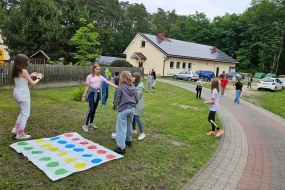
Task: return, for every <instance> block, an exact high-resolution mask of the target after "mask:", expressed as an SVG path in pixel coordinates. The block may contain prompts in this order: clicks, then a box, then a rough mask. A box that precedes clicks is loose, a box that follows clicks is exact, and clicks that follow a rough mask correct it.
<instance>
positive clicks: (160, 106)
mask: <svg viewBox="0 0 285 190" xmlns="http://www.w3.org/2000/svg"><path fill="white" fill-rule="evenodd" d="M157 87H158V89H155V93H153V94H152V93H145V114H144V115H143V116H142V118H141V119H142V121H143V125H144V129H145V133H146V138H145V139H144V140H143V141H138V140H137V138H138V135H134V136H133V138H134V140H133V147H132V148H127V153H126V154H125V157H124V158H122V159H118V160H114V161H110V162H107V163H104V164H101V165H99V166H96V167H93V168H91V169H88V170H86V171H83V172H78V173H74V174H72V175H70V176H68V177H66V178H63V179H60V180H58V181H55V182H52V181H51V180H50V179H49V178H48V177H47V176H46V175H45V174H44V172H42V171H41V170H39V169H38V168H37V167H36V166H35V165H33V164H32V163H31V162H29V161H28V159H27V158H26V157H24V156H23V155H22V154H18V153H17V152H16V151H14V150H13V149H12V148H10V147H9V145H10V144H12V143H15V142H17V140H14V135H13V134H11V133H10V131H11V129H12V127H13V126H14V123H15V120H16V118H17V116H18V114H19V111H20V109H19V108H18V106H17V104H16V103H15V101H14V99H13V96H12V94H13V91H12V90H1V103H0V115H1V117H0V130H1V134H0V138H1V141H0V167H1V169H0V189H68V190H70V189H179V188H181V187H182V186H183V185H184V184H185V183H186V182H187V181H188V180H189V179H190V178H191V177H192V176H193V175H194V174H195V173H196V172H197V171H198V170H199V169H201V167H202V166H203V165H204V164H205V163H206V162H207V161H208V160H209V159H210V158H211V156H212V154H213V153H214V152H215V150H216V148H217V146H218V143H219V139H217V138H215V137H213V136H207V135H206V134H205V133H206V132H208V131H209V130H210V129H211V126H210V124H209V123H208V121H207V116H208V109H209V105H204V104H203V100H198V101H197V100H196V99H194V98H190V97H194V96H195V95H194V93H192V92H190V91H187V90H185V89H182V88H179V87H175V86H172V87H171V88H169V84H164V83H161V82H157ZM76 88H78V87H68V88H50V89H38V90H35V89H34V90H31V100H32V103H31V115H30V118H29V120H28V122H27V127H26V132H27V133H28V134H31V135H32V138H33V139H39V138H47V137H54V136H56V135H60V134H63V133H67V132H78V133H79V134H80V135H82V136H83V137H84V138H87V139H89V140H91V141H93V142H96V143H99V144H101V145H102V146H104V147H106V148H108V149H111V150H113V149H114V148H115V147H116V142H115V140H113V139H111V133H112V132H115V122H116V117H117V112H116V111H112V106H111V104H112V102H113V93H114V88H112V87H110V89H109V95H110V97H109V99H108V106H107V107H105V108H102V107H98V109H97V113H96V116H95V122H94V123H95V124H96V125H97V126H98V127H99V128H98V130H93V131H91V132H89V133H85V132H83V131H82V129H81V127H82V126H83V124H84V118H85V114H86V112H87V109H88V105H87V103H81V102H76V101H72V97H71V95H70V94H71V92H72V91H73V90H74V89H76ZM170 89H171V90H170ZM217 119H218V118H217ZM218 124H219V125H220V121H219V120H218Z"/></svg>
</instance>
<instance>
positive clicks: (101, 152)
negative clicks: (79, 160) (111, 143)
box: [97, 150, 106, 154]
mask: <svg viewBox="0 0 285 190" xmlns="http://www.w3.org/2000/svg"><path fill="white" fill-rule="evenodd" d="M105 153H106V151H105V150H98V151H97V154H105Z"/></svg>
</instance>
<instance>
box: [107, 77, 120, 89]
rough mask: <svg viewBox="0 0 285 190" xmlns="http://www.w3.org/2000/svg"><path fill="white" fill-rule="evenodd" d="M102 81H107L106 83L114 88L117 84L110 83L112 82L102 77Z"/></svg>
mask: <svg viewBox="0 0 285 190" xmlns="http://www.w3.org/2000/svg"><path fill="white" fill-rule="evenodd" d="M103 81H104V82H105V83H107V84H109V85H111V86H113V87H115V88H118V86H117V85H115V84H114V83H112V82H110V81H108V80H106V79H105V78H104V79H103Z"/></svg>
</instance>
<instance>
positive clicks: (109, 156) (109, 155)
mask: <svg viewBox="0 0 285 190" xmlns="http://www.w3.org/2000/svg"><path fill="white" fill-rule="evenodd" d="M106 158H108V159H112V158H116V156H115V155H113V154H108V155H107V156H106Z"/></svg>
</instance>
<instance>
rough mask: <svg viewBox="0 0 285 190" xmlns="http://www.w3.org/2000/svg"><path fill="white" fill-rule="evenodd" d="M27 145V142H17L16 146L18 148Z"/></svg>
mask: <svg viewBox="0 0 285 190" xmlns="http://www.w3.org/2000/svg"><path fill="white" fill-rule="evenodd" d="M27 144H29V143H27V142H18V143H17V145H20V146H23V145H27Z"/></svg>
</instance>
